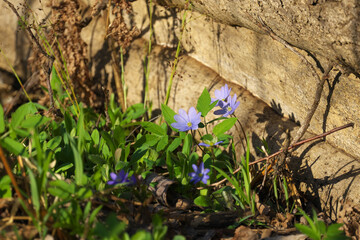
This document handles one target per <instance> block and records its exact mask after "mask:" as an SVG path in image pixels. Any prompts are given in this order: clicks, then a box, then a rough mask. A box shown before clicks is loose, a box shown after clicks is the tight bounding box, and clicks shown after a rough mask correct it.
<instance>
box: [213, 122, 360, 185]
mask: <svg viewBox="0 0 360 240" xmlns="http://www.w3.org/2000/svg"><path fill="white" fill-rule="evenodd" d="M348 127H354V123H348V124H345V125H343V126H341V127H337V128H334V129H332V130H330V131H328V132H325V133H322V134H320V135H317V136H315V137H311V138H308V139H305V140H302V141H300V142H297V143H295V144H292V145H291V146H289V147H288V149H287V151H289V150H291V149H293V148H296V147H298V146H300V145H302V144H304V143H307V142H310V141H314V140H316V139H319V138H323V137H325V136H327V135H330V134H332V133H334V132H337V131H340V130H342V129H345V128H348ZM283 151H284V149H281V150H280V151H278V152H276V153H273V154H271V155H270V156H267V157H264V158H260V159H259V160H256V161H254V162H251V163H249V166H251V165H254V164H256V163H259V162H262V161H264V160H269V159H270V158H273V157H275V156H277V155H279V154H280V153H282V152H283ZM240 170H241V167H239V168H237V169H236V170H235V171H234V172H233V174H235V173H237V172H239V171H240ZM225 181H226V179H223V180H221V181H219V182H216V183H213V184H211V185H210V186H211V187H216V186H218V185H220V184H222V183H223V182H225Z"/></svg>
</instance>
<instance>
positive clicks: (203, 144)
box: [198, 142, 210, 147]
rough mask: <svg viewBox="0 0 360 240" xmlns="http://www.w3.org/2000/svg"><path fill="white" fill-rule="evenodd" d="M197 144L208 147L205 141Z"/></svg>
mask: <svg viewBox="0 0 360 240" xmlns="http://www.w3.org/2000/svg"><path fill="white" fill-rule="evenodd" d="M198 145H199V146H204V147H210V145H209V144H206V143H203V142H202V143H199V144H198Z"/></svg>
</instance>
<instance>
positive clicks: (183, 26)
mask: <svg viewBox="0 0 360 240" xmlns="http://www.w3.org/2000/svg"><path fill="white" fill-rule="evenodd" d="M188 5H189V0H186V2H185V11H184V15H183V18H182V21H181V29H180V37H179V42H178V45H177V48H176V53H175V59H174V62H173V65H172V71H171V75H170V80H169V85H168V88H167V91H166V97H165V105H167V104H168V102H169V98H170V91H171V86H172V83H173V79H174V76H175V73H176V68H177V65H178V61H179V55H180V49H181V41H182V37H183V34H184V29H185V23H186V21H185V20H186V14H187V6H188Z"/></svg>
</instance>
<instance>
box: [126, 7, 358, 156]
mask: <svg viewBox="0 0 360 240" xmlns="http://www.w3.org/2000/svg"><path fill="white" fill-rule="evenodd" d="M200 2H201V1H194V5H195V7H194V10H193V11H191V12H188V14H187V24H186V27H185V31H184V35H183V38H182V46H183V48H184V49H185V51H186V54H187V55H188V56H191V57H193V58H195V59H196V60H198V61H199V62H201V63H202V64H204V65H205V66H208V67H210V68H211V69H213V70H214V71H215V72H217V73H218V74H219V75H220V76H221V77H223V78H224V79H226V80H227V81H228V82H233V83H236V84H238V85H239V86H242V87H244V88H245V89H247V90H248V91H250V92H251V93H252V94H254V95H255V96H257V97H259V98H260V99H261V100H263V101H264V102H265V103H267V104H268V105H269V106H272V107H273V108H274V109H275V110H276V111H278V113H280V114H282V115H284V116H287V117H290V118H292V119H295V121H299V122H300V123H303V122H304V119H305V116H306V114H307V112H308V110H309V109H310V107H311V104H312V102H313V99H314V96H315V89H316V84H317V81H318V79H317V78H316V77H314V75H313V74H312V71H311V69H310V68H309V67H308V66H307V65H306V64H305V63H304V61H302V60H301V58H300V57H299V56H298V55H296V54H295V53H294V52H292V51H291V50H289V49H288V48H286V47H285V46H284V45H283V44H281V43H279V42H278V41H275V40H274V39H272V38H271V37H270V36H269V35H268V34H261V33H258V32H256V31H253V30H251V29H248V28H245V27H241V26H246V27H249V28H255V27H254V26H253V25H254V24H253V25H251V24H250V23H248V22H246V21H245V20H244V21H245V22H241V21H240V20H239V21H235V20H234V21H230V20H229V19H227V18H231V19H232V18H233V17H235V16H237V17H238V18H239V19H242V18H241V16H242V15H246V14H245V13H246V12H245V13H243V12H242V11H245V10H244V9H246V6H245V5H246V4H245V3H248V2H249V3H248V4H250V3H251V4H252V3H253V2H254V1H242V4H240V3H233V2H232V1H222V2H221V4H220V3H218V4H216V3H214V1H207V2H206V4H205V5H201V4H200ZM216 2H217V1H216ZM227 2H231V3H232V4H233V5H231V4H230V3H228V5H227V4H226V3H227ZM262 2H269V4H270V3H273V2H275V1H262ZM286 2H288V1H286ZM299 2H302V1H299ZM172 3H177V1H173V2H172ZM168 4H170V3H169V2H168ZM324 4H325V3H324ZM339 4H340V3H339ZM170 5H171V4H170ZM240 5H241V7H240ZM264 5H265V3H264ZM299 5H301V6H302V5H304V6H305V5H306V3H302V4H300V3H298V4H295V3H294V6H292V5H289V6H287V7H284V8H285V9H287V8H290V9H289V12H292V11H297V12H298V11H300V10H298V9H297V8H298V7H299ZM320 5H321V6H322V4H320V3H319V6H318V7H320ZM325 5H326V4H325ZM133 6H134V12H135V13H136V15H135V22H136V23H137V26H138V27H139V28H140V29H142V30H143V31H144V29H146V28H147V27H148V25H147V24H148V23H144V19H145V20H146V19H147V18H146V16H145V15H144V14H147V12H146V11H145V12H144V9H146V6H145V3H144V1H136V2H134V4H133ZM291 6H292V7H293V8H295V9H293V10H292V8H291ZM306 6H308V8H310V9H311V7H310V6H313V5H306ZM326 6H327V7H328V5H326ZM341 6H342V5H341V4H340V5H339V6H338V7H341ZM248 7H249V9H252V10H253V9H254V8H253V6H252V5H251V6H250V5H249V6H248ZM314 7H316V6H314ZM333 7H334V6H333ZM203 8H206V9H207V11H205V10H203ZM223 8H226V9H228V11H220V10H219V9H223ZM156 9H157V10H156V13H155V17H154V36H155V42H156V44H158V45H162V46H166V47H170V48H173V47H175V46H176V43H177V39H178V38H179V34H180V24H181V23H180V20H181V18H182V16H183V12H176V11H174V10H173V9H170V10H167V9H166V8H161V7H159V6H157V7H156ZM229 9H232V10H231V11H238V14H230V13H229V11H230V10H229ZM235 9H236V10H235ZM346 9H347V10H348V11H350V10H351V8H346ZM197 10H199V11H202V12H205V13H206V14H207V15H211V16H213V15H214V16H215V17H216V16H218V17H217V19H219V18H220V16H223V18H221V19H220V20H222V21H223V22H226V23H228V24H232V26H230V25H227V24H222V23H219V22H217V21H215V20H214V19H211V18H209V17H208V16H207V15H204V14H200V13H198V12H197ZM249 11H250V10H249ZM269 11H270V10H268V12H267V14H265V15H264V16H262V15H261V16H262V17H263V18H264V20H266V18H265V17H266V16H267V17H269V16H268V15H269ZM282 11H284V10H282ZM304 11H305V10H304ZM329 11H330V10H329ZM344 11H345V10H344ZM351 11H355V10H354V9H352V10H351ZM219 12H222V14H219ZM210 13H212V14H210ZM215 13H218V14H215ZM259 14H260V13H259ZM274 14H275V13H274ZM304 14H305V16H307V15H306V14H307V12H304ZM338 14H339V15H340V16H339V19H338V20H337V19H332V20H331V19H328V18H326V19H328V20H327V21H325V20H326V19H324V18H325V17H323V20H322V21H323V24H324V25H326V24H333V28H330V25H329V28H330V29H332V30H333V31H334V32H332V33H329V34H332V38H337V36H338V34H341V33H339V32H337V31H340V30H339V28H341V26H342V25H341V24H340V23H338V22H336V21H340V20H341V19H342V17H345V16H342V15H341V14H346V13H342V12H341V11H340V12H338ZM239 15H240V17H239ZM275 15H276V14H275ZM237 17H236V18H237ZM308 17H309V18H310V16H308ZM333 17H334V16H333ZM294 18H295V17H294ZM303 18H305V17H303ZM312 18H314V17H313V16H312V17H311V18H310V20H309V21H311V19H312ZM334 18H335V17H334ZM296 19H297V18H296ZM352 20H354V21H355V20H356V19H352ZM269 21H270V20H269ZM304 21H305V20H304ZM328 21H330V22H331V23H328ZM349 21H350V20H349ZM270 22H271V23H272V24H271V26H270V27H271V28H272V29H273V30H274V31H275V33H277V31H276V29H284V30H283V31H285V30H289V32H290V33H291V32H293V31H295V30H291V29H292V28H290V26H288V24H289V23H288V21H284V23H283V24H282V23H280V22H276V21H275V20H274V21H270ZM236 24H239V25H240V26H236ZM275 24H277V25H275ZM334 24H338V25H334ZM349 24H350V23H349ZM354 24H355V23H354ZM250 25H251V26H253V27H251V26H250ZM296 26H297V25H296ZM326 26H327V25H326ZM335 26H336V27H335ZM293 27H295V26H293ZM306 27H308V26H307V25H306V26H305V27H304V29H303V30H302V32H306V29H307V28H306ZM283 31H280V33H282V32H283ZM319 31H320V30H319ZM341 31H344V30H343V29H342V30H341ZM285 32H286V31H285ZM290 33H288V34H290ZM319 34H320V35H319ZM343 34H345V32H344V33H343ZM347 34H350V32H347ZM304 35H306V36H307V37H306V39H307V41H306V39H305V36H303V38H304V39H302V38H300V37H298V38H299V41H298V42H294V44H298V45H297V47H298V48H296V50H297V51H299V52H300V53H301V54H302V55H303V56H304V57H305V58H306V59H307V60H308V61H309V62H310V63H311V64H312V65H313V66H314V67H315V68H316V71H317V73H318V75H319V76H321V74H322V72H323V71H324V69H326V68H327V67H328V65H329V64H330V61H335V60H336V59H337V58H340V55H338V54H337V53H336V52H335V51H334V52H331V51H330V50H331V49H332V48H331V47H330V46H329V45H326V44H325V43H324V42H321V41H323V40H324V38H328V36H327V35H324V36H322V35H321V33H318V34H314V33H313V30H312V31H310V30H309V33H307V32H306V34H305V33H304ZM279 36H281V34H279ZM286 36H287V35H286ZM286 36H285V37H286ZM301 36H302V35H301ZM143 37H144V38H145V39H148V33H147V34H144V35H143ZM281 37H282V36H281ZM343 37H346V36H345V35H344V36H343ZM339 39H343V38H339ZM290 40H291V39H290ZM300 43H302V44H300ZM304 44H306V46H308V47H306V48H305V47H304V46H303V45H304ZM354 44H356V42H354ZM311 46H313V48H311ZM326 46H328V47H326ZM301 47H304V48H305V49H307V50H309V51H305V50H303V49H302V48H301ZM321 47H322V48H324V49H325V48H326V49H327V50H326V51H325V50H324V51H322V52H321V51H320V50H319V49H320V48H321ZM343 50H344V51H345V49H343ZM348 50H349V49H348ZM348 50H346V51H348ZM349 51H350V50H349ZM354 51H355V50H354ZM356 51H358V50H356ZM318 52H319V53H318ZM320 53H321V54H320ZM355 53H356V52H351V54H350V52H348V54H345V52H343V53H341V54H343V55H341V58H342V59H348V60H346V61H347V62H348V63H349V64H350V62H351V61H352V60H350V59H351V57H352V56H353V55H354V54H355ZM355 62H356V61H355ZM355 62H353V63H354V64H352V65H351V67H352V68H354V69H355V68H357V66H356V64H355ZM336 63H338V65H336V66H335V68H334V69H333V70H332V71H331V73H330V78H329V80H328V81H327V82H326V83H325V87H324V92H323V95H322V98H321V100H320V105H319V108H318V109H317V111H316V113H315V115H314V117H313V119H312V121H311V124H310V127H309V131H311V132H313V133H316V134H320V133H322V132H325V131H327V130H329V129H332V128H334V127H337V126H340V125H343V124H346V123H348V122H354V123H355V127H354V129H353V131H352V134H351V135H349V134H348V133H345V132H340V133H337V134H334V135H332V136H329V137H328V138H327V141H328V142H329V143H331V144H333V145H334V146H337V147H339V148H341V149H344V150H345V151H346V152H348V153H349V154H352V155H353V156H356V157H358V158H359V157H360V152H359V151H358V149H359V147H360V139H359V135H360V128H359V126H358V123H359V122H360V121H359V120H360V114H359V111H358V109H359V105H360V98H359V96H360V79H359V78H358V77H357V76H359V74H358V72H356V71H353V72H348V71H347V70H344V68H345V69H346V67H344V65H343V64H341V62H339V61H336ZM356 63H358V62H356ZM349 64H348V65H349ZM199 81H202V80H199Z"/></svg>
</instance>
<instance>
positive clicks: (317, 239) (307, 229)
mask: <svg viewBox="0 0 360 240" xmlns="http://www.w3.org/2000/svg"><path fill="white" fill-rule="evenodd" d="M295 227H296V228H297V229H298V230H299V231H300V232H302V233H304V234H305V235H306V236H308V237H309V238H311V239H313V240H321V236H320V234H318V233H316V232H314V230H313V229H311V228H310V227H308V226H305V225H302V224H298V223H295Z"/></svg>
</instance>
